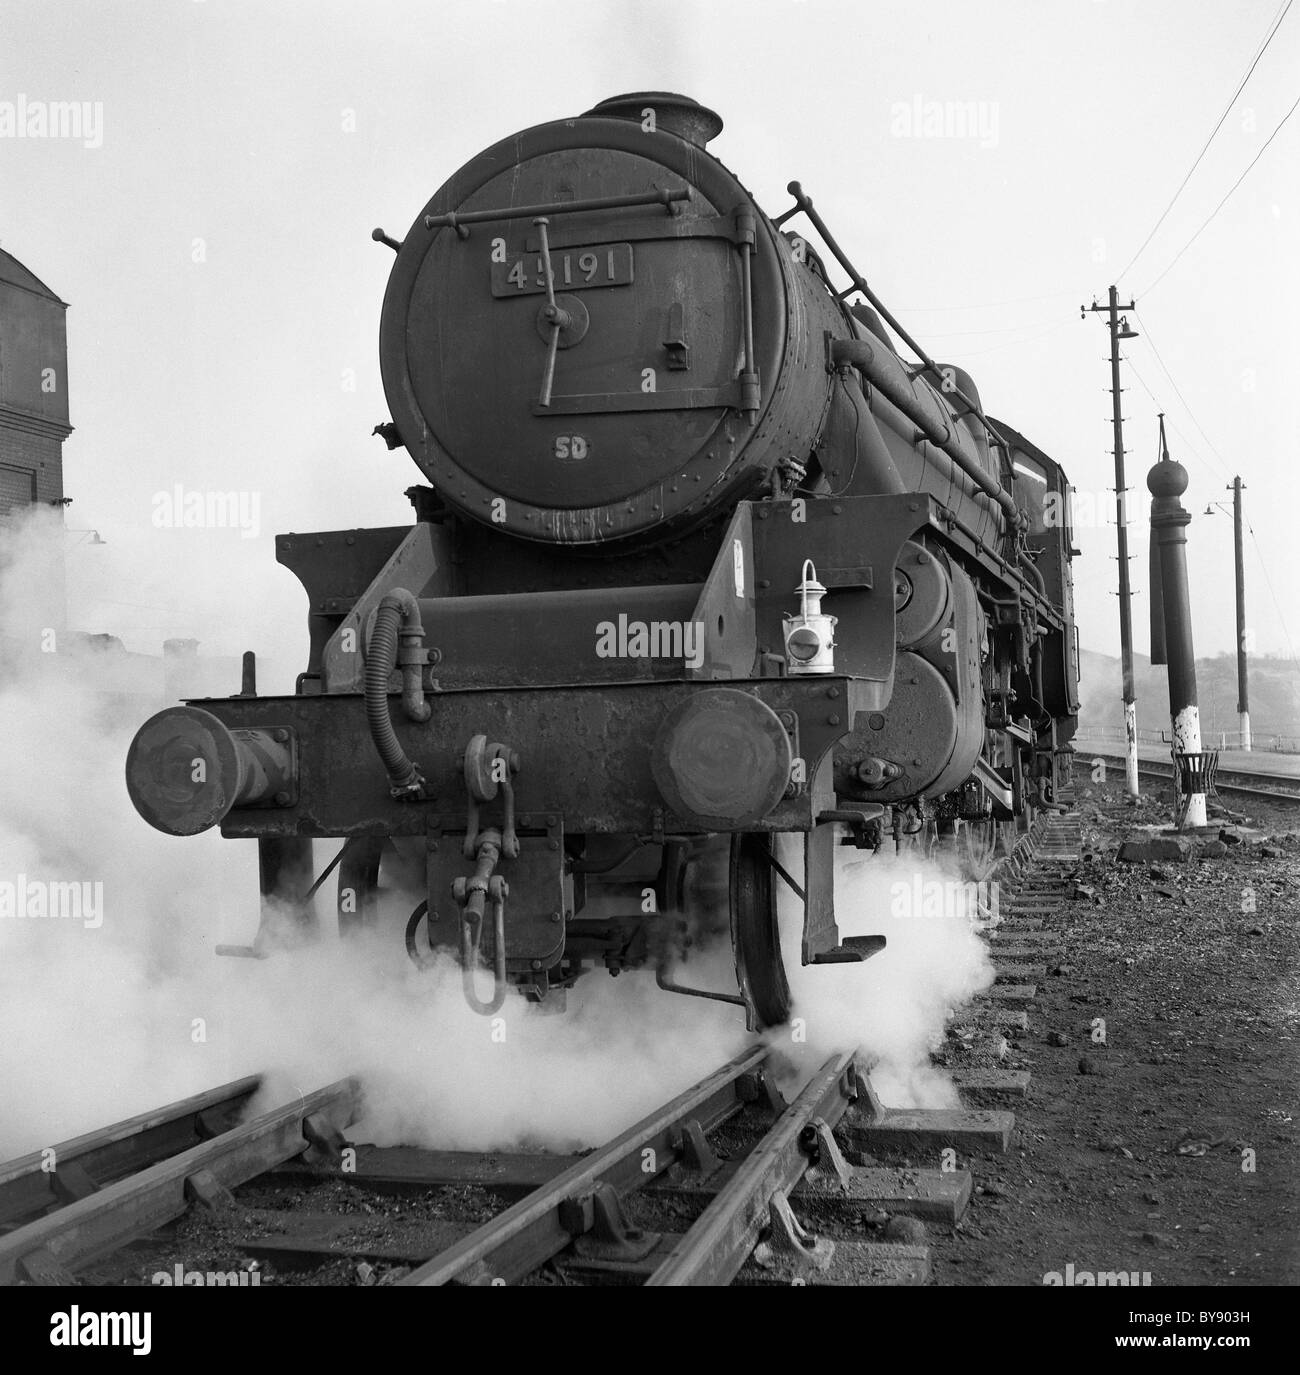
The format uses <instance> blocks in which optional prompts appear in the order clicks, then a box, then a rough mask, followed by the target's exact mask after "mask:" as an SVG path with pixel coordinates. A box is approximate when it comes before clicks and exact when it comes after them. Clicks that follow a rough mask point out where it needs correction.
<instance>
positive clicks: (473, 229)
mask: <svg viewBox="0 0 1300 1375" xmlns="http://www.w3.org/2000/svg"><path fill="white" fill-rule="evenodd" d="M721 128H722V121H721V119H720V118H719V117H718V116H717V115H716V114H715V113H713V111H711V110H709V109H707V108H705V107H704V106H702V105H699V104H697V103H696V102H695V101H693V100H690V99H688V98H686V97H683V96H678V95H670V94H667V93H659V92H654V93H638V94H633V95H624V96H618V97H615V98H613V99H610V100H606V101H602V102H601V103H600V104H599V105H597V106H596V107H595V108H594V109H592V110H589V111H588V112H587V113H586V114H584V115H581V116H579V117H577V118H571V119H561V120H555V121H552V122H550V123H546V124H541V125H538V126H537V127H535V128H531V129H527V130H525V131H524V132H522V133H518V134H515V135H513V136H511V137H510V138H507V139H504V140H503V141H501V142H500V143H497V144H494V145H493V146H492V147H490V148H488V149H487V150H486V151H485V152H482V153H480V154H479V155H478V156H477V157H475V158H473V159H472V160H471V161H470V162H469V163H467V164H466V165H465V166H464V167H462V168H461V169H460V171H458V172H456V173H455V174H454V175H453V176H452V177H451V179H450V180H449V181H447V182H446V184H445V185H444V186H443V187H442V188H441V189H440V190H439V191H438V192H437V193H436V194H435V195H434V197H433V199H432V200H431V201H430V202H429V203H428V205H426V206H425V208H424V209H423V210H422V211H421V213H420V214H419V215H418V216H417V217H416V219H415V222H414V224H412V226H411V228H410V229H409V231H408V232H407V234H406V236H405V237H404V238H403V239H402V240H401V241H397V240H395V239H393V238H391V237H389V236H388V235H387V234H385V233H383V232H382V231H381V230H376V231H375V234H374V237H375V239H376V240H378V241H380V242H382V243H384V244H386V245H388V247H390V248H391V249H392V250H393V251H394V252H395V253H396V259H395V261H394V263H393V268H392V274H391V276H390V278H389V282H388V288H387V293H386V296H385V299H384V305H383V314H382V321H381V325H380V360H381V367H382V373H383V381H384V389H385V394H386V397H387V400H388V404H389V408H390V411H391V416H392V419H391V420H390V421H386V422H385V423H383V424H381V425H378V426H376V432H377V433H378V434H379V435H381V436H382V437H383V438H384V439H385V440H386V441H387V443H388V445H389V447H390V448H395V447H398V446H404V447H405V448H406V449H407V451H408V452H409V453H410V455H411V457H412V458H413V459H414V460H415V462H416V464H417V465H418V467H419V468H420V470H421V472H422V473H423V474H424V476H425V478H426V479H427V483H428V485H427V486H426V485H420V486H416V487H413V488H411V489H409V491H408V493H407V495H408V496H409V497H410V499H411V501H412V503H413V505H414V508H415V522H414V524H413V525H412V526H410V527H400V528H391V529H372V530H361V529H356V530H339V531H328V532H322V533H316V534H305V535H304V534H289V535H282V536H280V537H278V539H277V545H276V549H277V559H278V561H279V562H280V563H282V564H284V565H285V566H286V567H288V568H289V569H291V570H292V571H293V572H294V573H295V574H296V575H297V576H298V578H299V579H300V580H301V582H302V584H303V587H304V588H305V589H306V592H307V596H308V598H309V601H310V611H309V627H310V638H311V650H310V659H309V662H308V664H307V668H306V671H305V672H304V673H302V675H301V676H300V677H299V680H298V683H297V690H296V693H295V695H293V696H282V697H260V696H258V695H257V692H256V686H255V681H254V676H253V673H252V672H251V671H247V669H248V656H246V680H245V684H244V689H243V691H242V692H241V693H239V694H238V695H237V696H233V697H230V698H220V699H209V700H204V701H202V702H199V703H189V704H186V705H181V706H176V707H173V708H170V709H168V710H165V711H163V712H160V713H159V714H158V715H156V716H154V717H153V718H152V719H150V720H149V721H148V722H146V723H145V724H144V725H143V726H142V727H141V729H140V731H139V732H138V734H137V735H136V737H135V740H134V741H133V743H132V745H131V749H130V752H129V756H128V760H127V766H126V774H127V784H128V789H129V792H130V795H131V798H132V800H133V802H134V804H135V806H136V808H137V810H138V811H139V812H140V814H141V815H142V816H143V817H144V818H145V820H147V821H149V822H150V823H151V824H152V825H154V826H155V827H157V828H159V829H160V830H163V831H165V832H168V833H170V834H173V835H190V834H194V833H196V832H199V831H202V830H204V829H206V828H208V827H211V826H214V825H217V824H218V823H219V824H220V826H221V830H222V834H223V835H225V836H228V837H237V838H243V837H249V838H256V840H257V842H258V846H259V855H260V878H261V890H262V893H263V896H264V898H266V899H268V900H269V899H275V901H274V902H267V903H264V912H267V911H270V910H271V909H272V908H274V909H275V910H276V911H278V912H280V913H281V914H283V913H284V912H285V911H286V910H287V911H289V912H290V913H293V914H297V916H298V917H299V918H300V919H301V920H302V921H303V922H304V923H305V922H309V921H310V918H309V917H308V916H307V915H306V914H307V913H308V911H309V910H310V908H311V899H312V897H313V895H314V893H315V892H316V890H317V889H318V888H319V886H320V884H321V882H322V881H323V880H324V878H325V875H324V874H322V875H321V876H320V877H318V878H315V879H313V868H312V841H313V839H314V838H317V837H321V838H325V837H333V838H341V839H342V840H343V841H344V842H345V843H344V844H343V846H342V848H341V850H340V852H339V855H338V857H337V859H336V861H335V863H336V864H337V868H338V879H337V891H338V912H339V923H340V929H341V931H342V932H343V933H344V934H348V933H351V932H355V931H360V930H364V929H365V928H366V927H367V926H369V925H373V924H374V923H375V921H376V919H377V918H376V914H377V911H378V901H379V896H380V893H381V892H383V891H386V890H387V889H389V888H391V887H392V886H393V885H394V884H395V883H396V884H400V883H402V882H403V881H406V882H409V881H410V880H411V876H412V875H414V876H415V880H414V881H415V882H416V883H417V884H418V886H419V892H420V893H422V894H423V899H422V900H421V901H420V902H419V904H418V906H416V908H415V910H414V911H413V912H412V913H411V916H410V919H409V921H408V922H407V926H406V933H405V937H406V943H407V947H408V950H409V951H410V952H411V954H412V957H413V958H416V959H417V960H421V961H423V960H426V959H428V958H429V955H430V952H431V951H446V952H450V953H451V954H452V955H453V956H454V957H455V959H457V960H458V961H459V962H460V964H461V967H462V976H463V980H464V988H465V995H466V997H467V998H468V999H469V1001H470V1003H471V1005H472V1006H473V1007H475V1008H476V1009H477V1010H478V1011H480V1012H483V1013H492V1012H495V1011H496V1010H497V1009H499V1008H500V1007H501V1006H502V1003H503V1000H504V999H505V997H506V996H507V993H508V991H509V990H510V989H511V988H512V987H513V988H515V989H516V990H518V991H520V992H522V993H523V995H524V996H525V997H527V998H528V999H530V1000H532V1001H534V1002H537V1003H540V1004H542V1006H543V1007H545V1008H549V1009H562V1008H563V1006H564V999H565V993H566V990H567V989H568V988H570V987H571V986H572V985H573V984H574V982H575V981H576V980H577V979H578V977H579V976H580V975H581V974H583V973H584V972H587V971H590V970H592V969H594V968H596V967H598V966H602V965H603V966H604V967H605V968H606V969H607V970H608V971H609V972H610V973H612V974H618V973H619V972H621V971H622V970H625V969H633V968H642V969H653V970H654V971H655V972H656V974H657V977H658V979H659V982H660V983H661V985H662V986H663V987H665V988H670V989H672V990H674V991H677V992H682V993H701V994H703V995H704V996H712V997H719V998H722V999H724V1000H726V1001H731V1002H735V1003H738V1004H740V1005H741V1006H743V1008H744V1009H745V1013H746V1016H747V1019H748V1022H749V1025H750V1026H751V1027H758V1026H763V1025H773V1024H779V1023H781V1022H782V1021H784V1020H785V1019H786V1018H787V1017H788V1015H789V1012H790V1005H791V997H790V990H789V983H788V977H787V972H786V966H785V964H784V962H783V952H782V946H781V938H780V934H779V932H778V928H777V911H776V893H777V889H778V885H780V884H783V883H784V884H788V885H789V886H790V887H791V888H792V889H793V891H794V892H795V893H796V894H797V896H798V899H799V901H800V902H801V903H802V908H803V929H802V938H801V942H800V947H801V948H800V951H799V957H800V959H801V960H802V961H803V963H804V964H810V963H811V964H833V963H843V962H852V961H859V960H863V959H865V958H867V957H868V956H870V955H872V954H874V953H876V951H877V950H879V949H880V948H881V947H882V946H883V944H884V941H883V938H882V937H873V936H865V937H862V936H859V937H849V938H845V939H842V938H841V936H840V933H839V929H838V925H837V921H836V911H835V892H834V888H835V884H834V872H835V854H836V847H837V845H844V844H848V845H856V846H858V847H862V848H870V849H876V848H879V847H880V846H881V845H882V844H883V843H886V842H892V843H894V844H895V845H897V844H901V843H903V841H904V839H905V838H906V837H909V836H911V837H914V838H916V839H917V840H922V841H925V842H926V843H930V842H933V841H935V840H936V839H937V838H938V839H943V840H945V841H946V842H948V843H952V841H953V839H954V837H956V839H957V841H958V843H959V844H962V845H963V846H964V847H965V849H966V850H967V851H969V852H970V855H971V857H972V859H974V860H979V859H980V858H981V856H986V855H987V853H988V850H989V847H990V846H991V844H993V843H994V838H995V835H996V833H997V831H998V829H999V828H1000V827H1001V828H1007V827H1014V826H1015V825H1017V824H1020V825H1023V824H1024V818H1025V817H1027V816H1029V815H1030V814H1032V812H1033V810H1034V809H1035V808H1041V807H1049V806H1053V805H1055V804H1056V803H1057V802H1058V801H1059V799H1060V797H1061V795H1062V793H1063V791H1064V790H1065V789H1066V788H1067V787H1068V783H1069V769H1070V758H1071V754H1072V750H1071V747H1070V740H1071V738H1072V736H1073V734H1074V730H1075V725H1076V716H1077V710H1078V701H1077V679H1078V657H1077V647H1076V642H1075V637H1074V624H1073V609H1072V595H1071V565H1070V561H1071V557H1072V554H1073V553H1074V552H1075V551H1074V550H1072V548H1071V535H1070V530H1069V525H1068V519H1067V518H1063V513H1065V512H1068V501H1067V496H1068V485H1067V482H1066V477H1065V474H1064V473H1063V471H1062V470H1061V468H1060V467H1059V466H1058V465H1057V464H1056V463H1054V462H1053V461H1052V460H1051V459H1050V458H1049V457H1048V456H1047V455H1046V454H1044V453H1042V452H1041V451H1040V450H1039V449H1038V448H1036V447H1035V446H1034V445H1033V444H1031V443H1030V442H1029V441H1028V440H1027V439H1025V438H1024V437H1023V436H1022V435H1020V434H1018V433H1017V432H1016V431H1015V430H1013V429H1011V428H1010V427H1009V426H1007V425H1005V424H1003V423H1002V422H1000V421H997V420H994V419H992V418H991V417H989V416H987V415H986V414H985V412H984V409H983V407H982V405H981V402H980V398H979V393H978V391H977V389H976V387H975V383H974V382H973V380H972V379H971V377H970V376H969V375H968V374H967V373H966V372H964V371H963V370H962V369H961V368H958V367H954V366H949V365H944V364H940V363H937V362H935V361H934V360H933V359H932V358H930V357H929V356H928V355H927V354H926V353H925V352H924V351H923V350H922V349H921V348H920V346H919V345H918V344H917V343H916V342H915V341H914V340H913V339H912V338H911V337H910V336H909V335H908V334H907V332H906V331H905V330H904V329H903V327H902V326H901V325H900V324H899V323H898V321H897V320H896V319H895V318H894V317H893V316H892V315H891V314H890V312H889V311H888V309H887V308H886V307H885V306H884V305H883V303H881V302H880V301H879V299H878V298H877V297H876V296H875V294H874V293H873V292H872V290H871V289H870V287H869V286H868V285H867V283H866V282H865V281H864V280H863V278H862V277H861V275H860V274H859V273H858V272H857V271H856V269H855V268H854V267H853V266H852V264H851V262H850V261H849V259H848V258H847V257H846V255H845V253H844V252H843V251H842V249H841V248H840V246H839V245H838V244H837V243H836V241H835V239H834V238H833V236H832V235H831V233H830V231H829V230H828V229H827V227H826V225H825V224H824V223H823V222H822V220H821V217H820V215H819V213H818V211H817V210H816V208H815V207H814V205H813V203H812V201H811V200H810V199H809V198H808V196H806V195H805V194H804V192H803V191H802V189H801V188H800V186H799V184H798V183H797V182H792V183H791V184H790V188H789V189H790V193H791V194H792V196H793V198H794V202H793V205H792V206H791V207H790V209H788V210H786V211H785V213H783V214H781V215H779V216H777V217H776V218H775V219H771V218H769V217H768V216H767V215H766V214H764V213H763V211H762V210H761V209H760V208H759V207H758V205H757V204H756V203H755V202H754V199H753V197H752V196H751V195H750V194H749V193H748V192H747V191H746V189H745V188H744V186H743V185H742V184H741V183H740V181H739V180H738V179H737V178H736V177H735V176H734V175H733V174H732V173H731V172H730V171H729V170H728V169H727V168H726V167H724V166H723V164H722V163H721V162H719V161H718V160H717V158H715V157H714V156H712V155H711V154H710V153H709V152H708V151H707V150H706V144H707V143H708V142H709V141H710V139H712V138H713V137H714V136H716V135H717V134H718V132H719V131H720V130H721ZM796 216H802V219H801V220H799V221H798V223H799V224H802V225H803V226H804V228H803V230H802V231H801V232H799V233H796V232H794V231H793V229H792V228H787V227H786V226H787V225H788V224H789V223H790V222H791V221H792V220H794V219H795V217H796ZM810 230H811V231H814V232H815V234H816V236H817V242H818V243H820V247H817V246H816V244H815V242H814V239H813V237H812V234H811V233H810V232H809V231H810ZM832 259H833V260H835V261H836V262H837V263H838V267H839V269H840V270H841V271H842V272H843V273H844V274H845V276H846V277H847V285H846V286H844V287H842V288H841V287H837V286H836V285H835V283H834V280H833V277H832V270H831V266H830V263H831V260H832ZM891 330H892V334H891ZM895 339H897V340H899V341H900V344H896V343H895ZM903 345H905V346H906V348H907V349H908V350H910V351H911V353H912V354H914V355H915V358H916V360H917V361H915V362H905V361H904V358H903V357H902V356H901V354H900V347H901V346H903ZM1017 819H1019V820H1018V821H1017ZM782 837H784V839H783V840H782V846H783V848H781V849H780V850H778V848H777V842H778V839H779V838H782ZM800 847H801V848H802V854H803V862H802V866H801V870H800V866H799V865H798V863H797V854H798V849H799V848H800ZM792 854H793V855H794V856H795V857H796V859H795V860H792V859H791V855H792ZM792 868H793V869H795V871H796V872H795V873H793V874H792V873H791V872H790V871H791V869H792ZM271 935H272V930H271V925H270V919H269V918H268V917H266V916H265V915H264V918H263V923H262V926H261V927H260V928H259V935H258V940H257V942H256V943H255V945H254V947H253V950H254V951H256V952H258V953H261V952H262V951H263V950H264V949H265V947H266V946H267V945H268V943H269V942H270V939H271ZM716 936H721V937H729V939H730V942H731V946H732V948H733V951H734V956H735V972H736V984H737V988H736V990H734V991H731V990H721V991H718V990H706V989H700V988H698V987H688V986H686V985H685V984H682V983H679V982H677V975H678V972H679V970H680V968H681V964H680V958H679V957H680V955H681V952H682V950H683V948H684V946H685V945H688V944H690V943H693V942H699V941H705V940H708V939H710V938H712V937H716ZM791 953H792V954H793V952H791ZM488 981H490V991H487V985H488Z"/></svg>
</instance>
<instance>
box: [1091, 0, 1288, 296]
mask: <svg viewBox="0 0 1300 1375" xmlns="http://www.w3.org/2000/svg"><path fill="white" fill-rule="evenodd" d="M1293 3H1294V0H1286V3H1285V5H1284V6H1283V7H1282V10H1281V13H1279V14H1278V15H1277V16H1276V17H1275V18H1274V20H1273V24H1272V27H1271V28H1270V29H1269V31H1268V33H1267V35H1266V36H1265V38H1264V41H1263V42H1262V43H1261V44H1260V46H1259V48H1258V49H1257V50H1256V52H1255V56H1254V57H1253V58H1252V59H1251V63H1250V66H1249V67H1248V68H1247V69H1246V75H1245V76H1243V77H1242V78H1241V80H1240V81H1239V82H1238V83H1237V89H1236V90H1235V91H1233V93H1232V95H1231V97H1230V98H1229V100H1228V103H1227V104H1226V105H1225V106H1224V107H1223V113H1222V114H1221V115H1220V116H1219V120H1218V123H1217V124H1215V126H1214V128H1213V129H1211V130H1210V136H1209V138H1207V139H1206V140H1205V143H1204V145H1203V146H1202V148H1201V151H1200V152H1199V153H1197V155H1196V161H1195V162H1193V163H1192V165H1191V167H1190V168H1189V169H1188V171H1187V175H1186V176H1185V177H1184V178H1183V179H1182V181H1180V182H1179V183H1178V189H1177V190H1176V191H1175V192H1174V194H1173V196H1172V198H1171V199H1170V201H1169V204H1168V205H1166V206H1165V208H1164V210H1163V211H1162V212H1161V215H1160V218H1159V219H1158V220H1157V221H1156V222H1155V224H1154V225H1152V226H1151V232H1150V233H1149V234H1148V235H1147V236H1146V238H1145V239H1143V240H1142V243H1141V246H1140V247H1139V248H1138V251H1137V252H1136V253H1135V254H1134V255H1133V256H1132V257H1131V258H1130V259H1129V261H1128V266H1127V267H1125V268H1124V270H1123V272H1121V273H1120V274H1119V276H1118V277H1117V278H1116V279H1115V280H1116V282H1119V281H1120V280H1122V279H1123V278H1124V277H1125V276H1126V275H1127V274H1128V272H1129V269H1130V268H1131V267H1132V266H1133V264H1134V263H1135V262H1137V260H1138V259H1139V258H1140V257H1141V256H1142V254H1143V251H1144V250H1145V249H1146V246H1147V244H1149V243H1150V242H1151V240H1152V239H1153V238H1154V237H1155V234H1156V230H1157V229H1159V228H1160V226H1161V225H1162V224H1164V222H1165V219H1166V217H1167V216H1168V214H1169V212H1170V211H1171V210H1172V209H1173V208H1174V204H1175V202H1176V201H1177V200H1178V197H1179V196H1181V195H1182V194H1183V188H1184V187H1185V186H1186V185H1187V183H1188V182H1189V181H1191V179H1192V173H1193V172H1195V171H1196V169H1197V168H1198V167H1199V166H1200V165H1201V159H1202V158H1204V157H1205V154H1206V153H1207V152H1208V151H1209V147H1210V144H1212V143H1213V142H1214V138H1215V135H1216V134H1217V133H1218V132H1219V130H1220V129H1221V128H1223V121H1224V120H1225V119H1227V118H1228V115H1229V113H1230V111H1231V110H1232V107H1233V106H1234V105H1235V104H1236V103H1237V97H1238V96H1239V95H1240V94H1241V93H1242V91H1243V90H1245V87H1246V82H1248V81H1249V80H1250V78H1251V74H1252V73H1253V72H1254V70H1255V68H1256V67H1257V66H1258V65H1259V61H1260V58H1262V57H1263V56H1264V54H1265V52H1267V51H1268V45H1269V44H1270V43H1271V42H1272V41H1273V35H1274V34H1275V33H1277V31H1278V29H1279V28H1280V27H1281V24H1282V21H1283V20H1284V19H1285V18H1286V16H1287V13H1288V11H1289V10H1290V9H1291V6H1292V4H1293ZM1284 122H1285V121H1284ZM1274 132H1275V133H1276V132H1277V131H1276V130H1274ZM1265 147H1267V144H1266V145H1265ZM1260 151H1261V152H1262V151H1263V149H1261V150H1260ZM1251 166H1252V167H1253V166H1254V163H1252V164H1251ZM1246 170H1247V171H1249V170H1250V168H1247V169H1246ZM1242 175H1243V176H1244V175H1245V173H1243V174H1242ZM1233 189H1234V190H1235V189H1236V188H1235V187H1234V188H1233ZM1228 194H1229V195H1231V194H1232V192H1229V193H1228ZM1224 199H1225V200H1226V199H1227V197H1226V196H1225V197H1224ZM1215 213H1216V214H1217V213H1218V212H1217V211H1216V212H1215ZM1210 218H1211V219H1213V218H1214V216H1213V215H1212V216H1211V217H1210ZM1206 223H1207V224H1208V223H1209V221H1208V220H1207V221H1206ZM1204 227H1205V226H1204V225H1202V228H1204ZM1196 232H1197V234H1199V233H1200V230H1199V229H1198V230H1197V231H1196ZM1193 238H1195V235H1193ZM1188 247H1190V244H1189V245H1188ZM1183 251H1184V252H1186V249H1184V250H1183ZM1181 256H1182V254H1181V253H1180V254H1179V257H1181ZM1175 261H1177V259H1175ZM1170 266H1171V267H1172V266H1173V264H1172V263H1171V264H1170ZM1168 270H1169V269H1168V268H1166V269H1165V271H1166V272H1167V271H1168ZM1161 275H1162V276H1163V275H1164V274H1163V273H1162V274H1161ZM1147 290H1148V291H1149V290H1151V288H1150V287H1148V288H1147Z"/></svg>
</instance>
